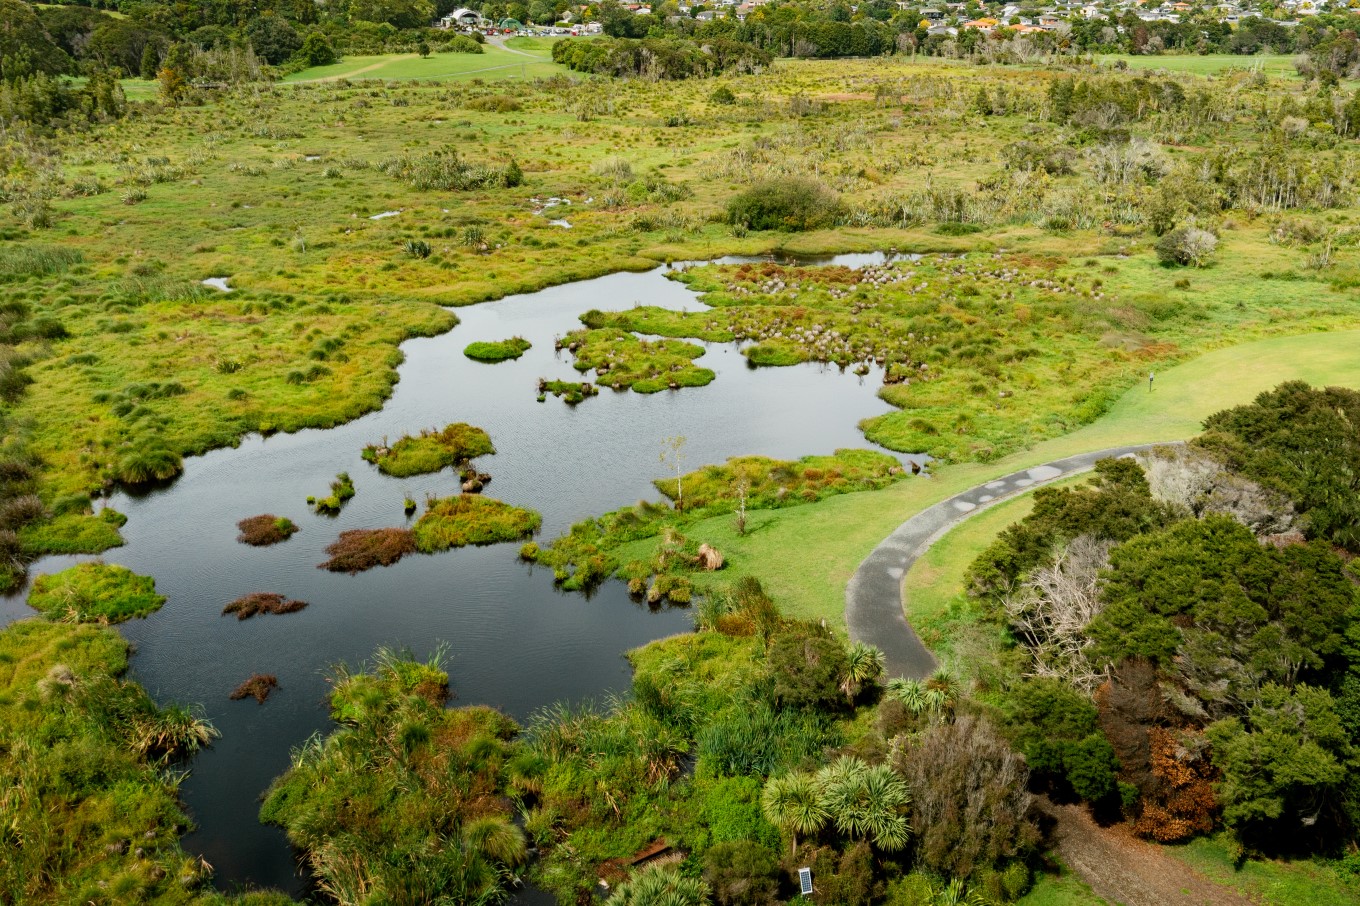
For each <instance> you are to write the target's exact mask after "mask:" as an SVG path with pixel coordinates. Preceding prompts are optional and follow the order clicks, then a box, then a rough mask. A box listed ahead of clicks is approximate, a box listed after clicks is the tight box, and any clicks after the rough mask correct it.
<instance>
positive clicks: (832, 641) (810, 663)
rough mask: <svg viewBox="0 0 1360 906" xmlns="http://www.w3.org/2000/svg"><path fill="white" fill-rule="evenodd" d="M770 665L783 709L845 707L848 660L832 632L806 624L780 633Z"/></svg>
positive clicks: (769, 659) (777, 635)
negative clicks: (843, 691)
mask: <svg viewBox="0 0 1360 906" xmlns="http://www.w3.org/2000/svg"><path fill="white" fill-rule="evenodd" d="M768 662H769V670H770V674H771V676H772V678H773V679H774V695H775V698H776V699H777V700H778V702H779V704H780V705H782V706H784V707H787V708H805V709H809V710H832V711H834V710H836V709H837V708H838V707H840V706H841V705H842V704H843V700H842V698H841V686H840V684H841V681H842V678H843V677H844V676H845V675H846V669H847V666H848V663H847V656H846V652H845V648H844V647H843V646H842V645H841V643H840V641H839V640H838V639H836V638H835V636H833V635H832V634H831V632H830V630H828V629H824V628H821V627H818V626H816V625H814V624H802V625H794V626H789V627H787V628H785V629H783V630H781V631H779V632H776V633H775V635H774V638H773V639H772V640H771V643H770V653H769V657H768Z"/></svg>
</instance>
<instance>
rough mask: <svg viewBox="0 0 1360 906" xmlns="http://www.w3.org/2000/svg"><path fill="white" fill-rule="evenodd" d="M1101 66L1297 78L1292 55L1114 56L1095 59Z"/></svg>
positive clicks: (1105, 55)
mask: <svg viewBox="0 0 1360 906" xmlns="http://www.w3.org/2000/svg"><path fill="white" fill-rule="evenodd" d="M1096 59H1097V60H1099V61H1100V62H1101V63H1114V62H1115V61H1118V60H1122V61H1124V62H1125V63H1127V64H1128V67H1129V68H1130V69H1142V70H1154V71H1155V70H1158V69H1164V70H1166V71H1167V72H1189V73H1193V74H1195V75H1214V74H1216V73H1220V72H1222V71H1223V70H1225V69H1249V70H1254V71H1257V72H1264V73H1265V74H1266V75H1268V76H1273V77H1279V78H1292V79H1296V78H1298V76H1299V74H1298V71H1297V70H1295V69H1294V57H1293V56H1292V55H1291V54H1255V55H1252V56H1247V55H1244V54H1228V53H1217V54H1203V55H1196V54H1163V55H1160V56H1143V55H1141V54H1128V53H1111V54H1100V55H1099V56H1098V57H1096Z"/></svg>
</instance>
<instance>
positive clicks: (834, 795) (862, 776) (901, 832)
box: [817, 755, 911, 851]
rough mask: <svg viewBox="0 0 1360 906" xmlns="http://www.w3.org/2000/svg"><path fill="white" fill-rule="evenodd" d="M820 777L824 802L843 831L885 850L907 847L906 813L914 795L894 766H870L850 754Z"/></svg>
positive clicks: (831, 765)
mask: <svg viewBox="0 0 1360 906" xmlns="http://www.w3.org/2000/svg"><path fill="white" fill-rule="evenodd" d="M817 780H818V783H819V784H820V785H821V788H822V803H823V805H824V807H825V808H826V810H827V812H828V813H829V815H830V817H831V820H833V821H834V822H835V823H836V828H837V829H838V830H839V831H841V832H842V833H844V834H848V835H850V836H851V837H854V838H856V839H860V840H868V841H870V842H871V843H873V844H874V845H875V846H877V847H878V848H879V849H882V850H887V851H894V850H899V849H901V848H902V847H904V846H906V844H907V838H908V836H909V835H910V834H911V826H910V825H909V824H908V823H907V819H906V816H905V815H904V814H903V812H904V811H905V809H906V807H907V805H908V804H909V803H910V802H911V795H910V793H909V792H908V790H907V784H906V782H905V781H903V780H902V778H900V777H898V776H897V775H896V774H894V773H893V771H892V768H890V767H888V766H887V765H874V766H873V767H870V766H869V765H867V764H865V763H864V762H863V761H861V760H860V759H858V758H854V757H852V756H848V755H847V756H842V757H840V758H838V759H836V760H835V761H833V762H832V763H831V764H829V765H827V766H826V767H824V768H822V770H821V771H820V772H819V773H818V774H817Z"/></svg>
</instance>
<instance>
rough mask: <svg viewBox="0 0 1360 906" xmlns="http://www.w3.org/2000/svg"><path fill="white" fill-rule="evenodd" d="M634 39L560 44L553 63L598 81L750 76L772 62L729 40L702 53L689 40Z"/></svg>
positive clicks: (718, 41) (708, 45) (761, 52)
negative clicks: (606, 77)
mask: <svg viewBox="0 0 1360 906" xmlns="http://www.w3.org/2000/svg"><path fill="white" fill-rule="evenodd" d="M624 24H625V25H626V26H632V25H633V23H631V22H625V23H624ZM633 38H641V36H640V35H630V36H628V37H600V38H591V39H589V40H571V39H569V40H566V41H559V42H557V43H556V44H554V45H553V49H552V58H553V62H554V63H561V64H563V65H564V66H567V67H569V68H571V69H574V70H576V71H577V72H588V73H594V74H596V75H610V76H616V77H644V78H649V79H667V80H676V79H689V78H695V77H701V76H706V75H711V74H714V73H718V72H726V71H729V70H733V69H747V70H749V69H751V68H754V67H760V66H766V65H768V64H769V62H770V59H771V58H770V54H769V53H768V52H766V51H764V50H761V49H759V48H756V47H753V46H752V45H750V44H744V43H741V42H739V41H733V40H731V39H730V38H728V37H718V38H713V39H710V40H709V41H706V42H705V45H706V46H705V47H702V48H701V47H700V46H699V44H697V43H696V42H694V41H692V40H688V39H685V38H674V37H668V38H650V37H648V38H641V40H633Z"/></svg>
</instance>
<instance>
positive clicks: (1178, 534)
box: [1088, 516, 1357, 712]
mask: <svg viewBox="0 0 1360 906" xmlns="http://www.w3.org/2000/svg"><path fill="white" fill-rule="evenodd" d="M1101 596H1102V599H1103V600H1104V602H1105V608H1104V610H1102V611H1101V613H1100V614H1099V615H1097V616H1096V618H1095V619H1094V620H1093V621H1092V623H1091V625H1090V627H1089V629H1088V632H1089V634H1090V636H1091V638H1092V639H1094V640H1095V643H1096V647H1095V650H1096V653H1097V656H1098V657H1101V658H1104V659H1106V660H1108V661H1119V660H1121V659H1123V658H1126V657H1147V658H1149V659H1151V660H1152V661H1154V662H1156V663H1161V664H1167V663H1169V662H1170V661H1171V659H1172V657H1173V656H1176V655H1179V665H1178V669H1179V671H1180V672H1181V674H1182V675H1183V676H1184V677H1186V679H1187V682H1188V683H1189V685H1190V686H1191V688H1192V689H1193V690H1194V691H1195V692H1196V694H1197V695H1198V696H1199V697H1200V698H1201V699H1202V700H1203V701H1205V703H1206V704H1207V705H1208V707H1209V708H1210V709H1211V711H1214V712H1217V709H1218V708H1219V707H1221V706H1225V705H1227V704H1230V703H1231V702H1235V701H1239V700H1244V699H1247V698H1249V697H1250V694H1251V691H1252V690H1254V689H1256V688H1259V687H1260V685H1261V684H1262V683H1265V682H1280V683H1293V682H1294V681H1296V679H1297V678H1298V677H1299V676H1300V675H1305V676H1306V675H1314V676H1316V675H1318V674H1319V672H1320V671H1322V670H1323V669H1324V667H1325V666H1326V663H1327V660H1328V659H1329V658H1332V657H1334V656H1335V655H1337V654H1339V653H1340V652H1341V650H1342V645H1343V640H1344V637H1345V633H1346V630H1347V627H1348V626H1349V624H1350V622H1351V621H1352V620H1353V619H1354V618H1355V613H1356V612H1357V610H1356V602H1357V597H1356V590H1355V587H1354V586H1353V584H1352V583H1351V582H1350V580H1349V579H1348V578H1347V577H1346V574H1345V572H1344V570H1343V566H1342V563H1341V561H1340V560H1339V559H1337V557H1336V556H1335V555H1334V554H1332V553H1331V551H1330V550H1328V549H1327V547H1326V546H1325V545H1324V544H1320V543H1315V544H1313V545H1293V546H1289V547H1286V548H1284V549H1282V550H1276V549H1274V548H1269V547H1263V546H1262V545H1261V544H1259V543H1258V542H1257V540H1256V538H1255V536H1254V535H1252V533H1251V532H1250V530H1248V529H1247V528H1245V527H1244V526H1242V525H1241V524H1239V523H1237V522H1235V521H1233V520H1232V519H1229V518H1228V517H1226V516H1207V517H1205V518H1204V519H1199V520H1187V521H1185V522H1180V523H1177V524H1175V525H1173V526H1171V527H1170V528H1167V529H1164V530H1162V531H1159V532H1151V533H1148V534H1144V535H1141V536H1139V537H1137V538H1134V539H1132V540H1130V541H1128V542H1127V543H1125V544H1123V545H1121V546H1120V547H1118V548H1116V549H1115V550H1114V551H1113V553H1112V554H1111V558H1110V572H1109V574H1108V576H1107V578H1106V581H1105V582H1104V584H1103V586H1102V591H1101Z"/></svg>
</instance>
